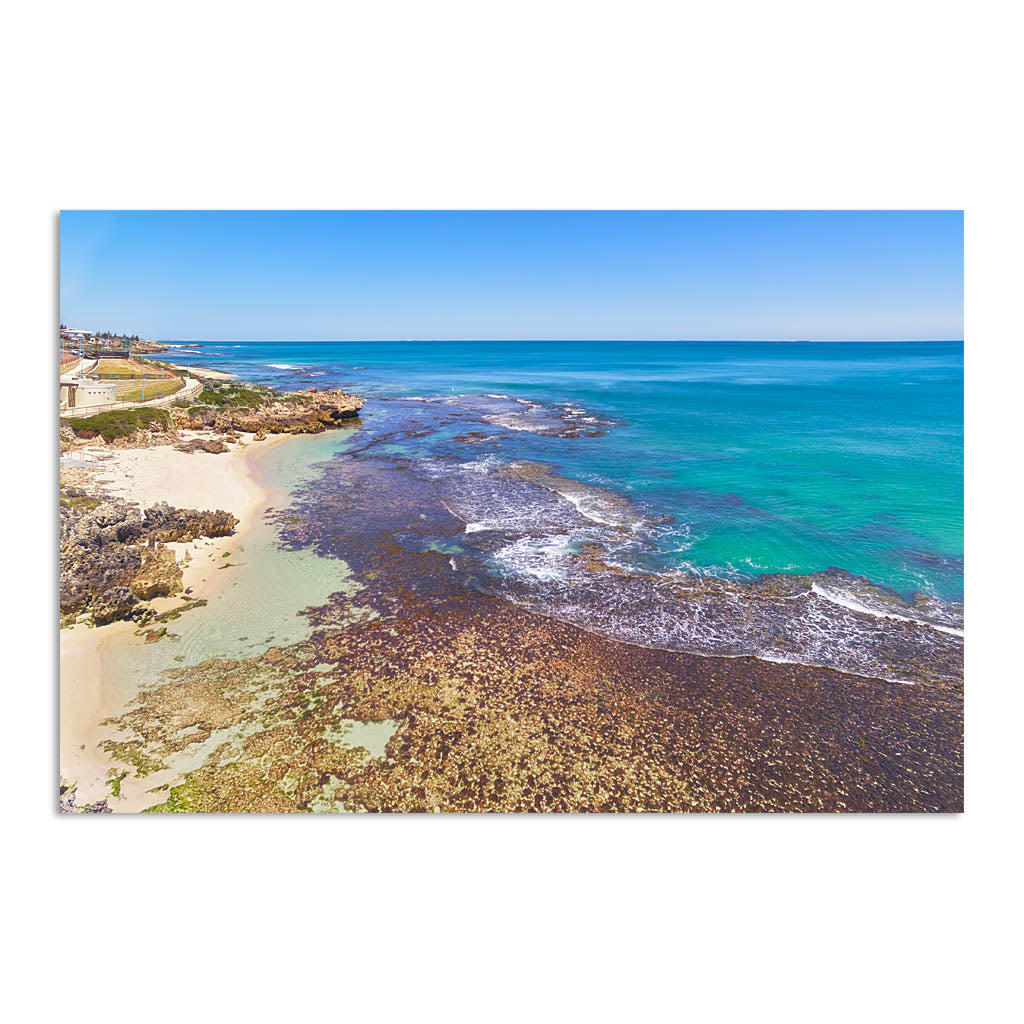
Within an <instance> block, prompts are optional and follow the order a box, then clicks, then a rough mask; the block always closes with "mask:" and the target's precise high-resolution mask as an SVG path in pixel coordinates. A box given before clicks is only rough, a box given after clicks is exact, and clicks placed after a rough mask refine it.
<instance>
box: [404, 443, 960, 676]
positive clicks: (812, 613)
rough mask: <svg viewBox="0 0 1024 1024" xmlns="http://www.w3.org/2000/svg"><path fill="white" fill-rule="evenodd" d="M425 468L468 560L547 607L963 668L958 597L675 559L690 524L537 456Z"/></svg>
mask: <svg viewBox="0 0 1024 1024" xmlns="http://www.w3.org/2000/svg"><path fill="white" fill-rule="evenodd" d="M416 472H417V473H418V474H423V475H425V476H426V477H427V478H428V479H430V480H431V481H432V483H433V484H434V486H435V487H436V488H437V490H438V493H439V496H440V498H441V500H442V502H443V504H444V505H445V507H446V508H447V509H448V510H449V511H450V512H451V513H452V514H453V515H455V516H456V517H457V518H459V519H460V520H462V522H463V523H465V528H464V530H463V534H462V537H461V539H460V543H461V545H462V547H463V548H464V549H465V555H460V556H459V558H458V563H457V565H458V571H460V572H466V573H468V574H469V576H470V581H471V583H472V584H473V585H474V586H476V587H477V588H478V589H481V590H483V591H485V592H487V593H491V594H494V595H495V596H499V597H502V598H505V599H507V600H510V601H513V602H515V603H516V604H519V605H521V606H524V607H527V608H530V609H531V610H534V611H536V612H539V613H542V614H545V615H549V616H552V617H554V618H557V619H560V620H562V621H565V622H569V623H572V624H574V625H577V626H580V627H583V628H585V629H588V630H590V631H592V632H594V633H598V634H600V635H603V636H607V637H610V638H612V639H616V640H622V641H626V642H629V643H636V644H641V645H643V646H646V647H654V648H661V649H665V650H672V651H684V652H689V653H692V654H701V655H714V656H731V657H742V656H752V657H756V658H761V659H764V660H768V661H774V662H790V663H796V664H802V665H811V666H819V667H822V668H830V669H836V670H839V671H843V672H851V673H856V674H859V675H865V676H872V677H875V678H881V679H886V680H890V681H893V682H902V683H956V682H958V681H959V680H961V679H962V674H963V609H962V606H961V605H958V604H952V603H948V602H943V601H940V600H938V599H937V598H934V597H930V596H927V595H921V594H918V595H914V597H912V598H909V599H908V598H905V597H903V596H900V595H899V594H896V593H895V592H894V591H890V590H888V589H887V588H885V587H881V586H878V585H876V584H874V583H871V582H870V581H869V580H866V579H864V578H861V577H857V576H853V575H851V574H850V573H847V572H845V571H843V570H841V569H836V568H832V569H828V570H826V571H823V572H816V573H811V574H803V575H788V574H769V575H763V576H761V577H760V578H757V579H755V580H753V581H751V580H740V579H730V578H724V577H719V576H711V575H707V574H706V573H704V572H698V571H697V570H696V569H693V568H675V569H669V570H666V569H665V568H664V558H663V557H659V556H660V555H663V554H664V552H665V551H666V550H671V551H677V552H678V551H681V550H682V551H684V550H685V548H686V546H687V544H688V533H687V530H686V527H685V524H679V523H676V522H673V521H671V520H667V519H666V518H665V517H656V516H651V515H649V514H648V513H647V512H645V510H644V509H642V508H640V507H639V506H637V505H636V504H634V503H633V502H630V501H629V500H628V499H626V498H624V497H622V496H621V495H618V494H616V493H614V492H613V491H610V490H606V489H603V488H600V487H596V486H593V485H591V484H585V483H581V482H580V481H577V480H571V479H568V478H566V477H563V476H560V475H559V474H557V473H556V472H554V471H553V470H552V469H551V468H550V467H548V466H545V465H543V464H540V463H535V462H528V461H524V460H519V461H512V462H502V461H501V460H499V459H498V458H496V457H495V456H489V457H487V458H486V459H480V460H475V461H471V462H460V461H458V460H456V459H442V458H434V459H428V460H424V461H423V462H421V463H420V464H419V466H418V467H417V470H416Z"/></svg>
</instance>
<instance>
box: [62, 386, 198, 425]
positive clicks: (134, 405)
mask: <svg viewBox="0 0 1024 1024" xmlns="http://www.w3.org/2000/svg"><path fill="white" fill-rule="evenodd" d="M202 390H203V382H202V381H201V380H198V379H196V378H195V377H193V378H192V379H191V380H189V381H186V382H185V386H184V387H183V388H180V389H179V390H177V391H175V392H174V393H173V394H171V395H163V396H161V397H160V398H152V399H150V400H149V401H148V402H107V403H105V404H103V405H79V406H73V405H72V406H65V405H64V403H63V402H62V403H61V408H60V417H61V419H72V418H76V417H80V416H95V415H96V413H100V412H112V411H113V410H115V409H161V408H163V407H164V406H168V405H173V404H174V403H175V402H181V401H185V400H186V399H189V398H194V397H195V396H196V395H198V394H199V392H200V391H202Z"/></svg>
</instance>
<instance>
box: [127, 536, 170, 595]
mask: <svg viewBox="0 0 1024 1024" xmlns="http://www.w3.org/2000/svg"><path fill="white" fill-rule="evenodd" d="M180 590H181V566H180V565H178V560H177V559H176V558H175V557H174V552H173V551H172V550H171V549H170V548H165V547H162V546H161V547H157V548H153V549H151V550H149V551H147V552H146V553H145V555H143V557H142V567H141V568H140V569H139V571H138V572H137V573H136V574H135V576H134V578H133V579H132V582H131V591H132V593H133V594H134V595H135V596H136V597H137V598H139V599H141V600H143V601H148V600H150V599H151V598H154V597H169V596H170V595H171V594H177V593H178V592H179V591H180Z"/></svg>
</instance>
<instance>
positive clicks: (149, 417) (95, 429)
mask: <svg viewBox="0 0 1024 1024" xmlns="http://www.w3.org/2000/svg"><path fill="white" fill-rule="evenodd" d="M67 422H68V425H69V426H70V427H71V429H72V430H73V431H74V432H75V433H76V434H79V435H80V436H82V437H92V436H93V435H95V434H100V435H101V436H102V437H103V440H104V441H106V442H108V443H109V442H110V441H113V440H114V439H115V438H118V437H127V436H128V435H129V434H134V433H135V431H136V430H152V429H153V428H154V426H155V427H156V428H157V429H158V430H167V429H168V428H169V427H170V425H171V414H170V413H169V412H168V411H167V410H166V409H113V410H111V411H110V412H99V413H96V415H95V416H77V417H75V418H74V419H70V420H68V421H67Z"/></svg>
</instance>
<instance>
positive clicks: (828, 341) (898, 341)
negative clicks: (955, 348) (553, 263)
mask: <svg viewBox="0 0 1024 1024" xmlns="http://www.w3.org/2000/svg"><path fill="white" fill-rule="evenodd" d="M143 340H145V341H153V342H161V343H165V344H173V343H175V342H181V343H186V344H190V345H200V344H210V345H222V344H226V343H228V342H237V343H240V344H244V345H280V344H294V345H299V344H302V345H331V344H346V345H348V344H389V343H401V344H409V343H412V344H417V343H421V342H434V341H447V342H467V343H472V342H501V343H504V342H524V341H525V342H587V343H592V342H608V343H621V344H632V343H634V342H648V343H651V344H664V345H672V344H688V345H689V344H699V345H720V344H741V345H746V344H759V343H760V344H768V345H937V344H949V345H952V344H961V345H962V344H963V342H964V339H963V338H146V339H143Z"/></svg>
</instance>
